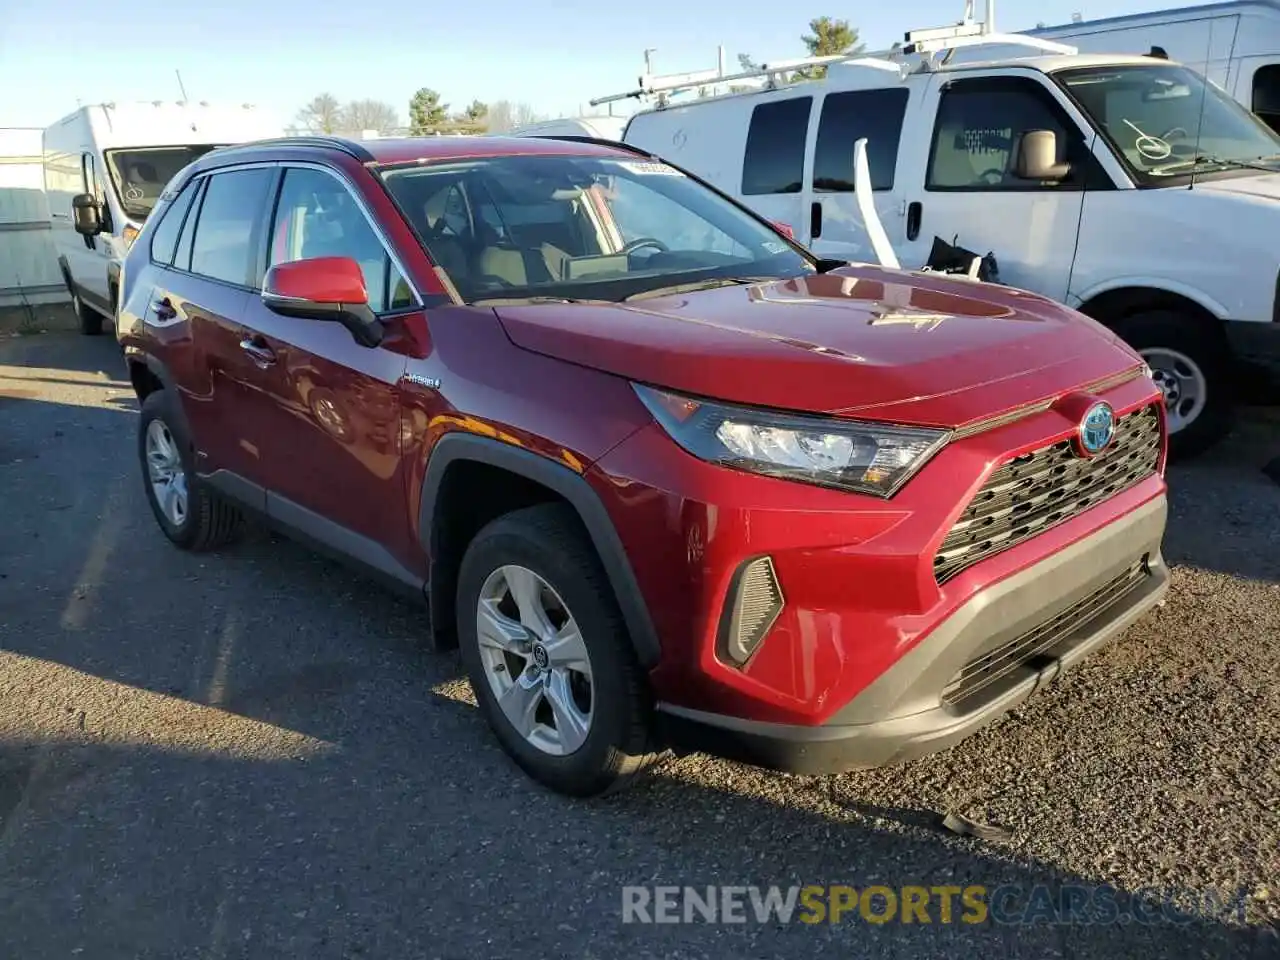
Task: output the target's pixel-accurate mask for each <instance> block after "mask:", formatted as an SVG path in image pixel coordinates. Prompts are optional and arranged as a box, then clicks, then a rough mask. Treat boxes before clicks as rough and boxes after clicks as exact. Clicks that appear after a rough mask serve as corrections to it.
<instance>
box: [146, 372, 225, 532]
mask: <svg viewBox="0 0 1280 960" xmlns="http://www.w3.org/2000/svg"><path fill="white" fill-rule="evenodd" d="M173 402H174V401H173V399H172V398H171V397H170V396H169V393H168V391H166V390H157V391H155V392H154V393H152V394H150V395H149V396H148V397H147V398H146V399H145V400H144V401H143V402H142V415H141V416H140V417H139V418H138V459H139V461H140V462H141V466H142V480H143V486H144V487H145V488H146V492H147V502H148V503H149V504H151V512H152V513H153V514H155V518H156V522H157V523H158V524H160V529H161V530H163V531H164V535H165V536H166V537H168V538H169V539H170V540H171V541H172V542H173V543H175V544H176V545H177V546H179V547H181V548H182V549H184V550H212V549H214V548H215V547H219V546H222V545H223V544H225V543H229V542H230V541H232V540H234V539H235V537H236V536H237V534H239V532H240V529H241V526H242V523H243V517H242V516H241V514H240V511H239V510H237V509H236V508H235V507H234V506H232V505H231V504H230V503H228V502H227V501H226V500H224V499H223V498H222V497H221V496H220V495H219V494H218V493H217V492H216V491H215V490H212V489H211V488H210V487H209V486H208V485H206V484H205V483H203V482H202V481H201V480H200V478H199V477H198V476H197V475H196V472H195V470H194V468H193V466H192V458H191V444H190V442H189V441H188V439H187V436H186V434H185V433H184V432H183V430H182V427H181V426H180V423H179V419H178V417H177V416H176V414H175V413H174V410H173V408H172V403H173Z"/></svg>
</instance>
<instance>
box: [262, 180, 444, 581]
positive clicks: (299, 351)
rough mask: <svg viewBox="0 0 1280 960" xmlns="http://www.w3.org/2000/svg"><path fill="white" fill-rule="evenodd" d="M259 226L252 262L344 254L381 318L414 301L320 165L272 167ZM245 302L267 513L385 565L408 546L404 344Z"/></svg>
mask: <svg viewBox="0 0 1280 960" xmlns="http://www.w3.org/2000/svg"><path fill="white" fill-rule="evenodd" d="M269 234H270V236H269V238H268V241H267V244H266V248H265V257H264V263H263V267H264V270H263V272H264V273H265V268H266V267H270V266H274V265H275V264H279V263H288V262H292V261H295V260H304V259H311V258H313V257H333V256H341V257H350V258H352V259H354V260H355V261H356V262H357V263H359V264H360V267H361V269H362V270H363V272H364V278H365V287H366V289H367V291H368V295H369V306H370V307H371V308H372V309H373V311H374V312H375V313H376V314H378V315H379V316H380V317H382V318H384V320H386V321H387V322H388V323H389V325H390V326H391V327H392V328H394V323H395V321H394V317H395V316H396V315H398V314H404V313H406V312H413V311H421V309H422V306H421V303H420V302H419V300H418V299H417V297H416V296H415V295H414V293H413V292H412V290H411V289H410V286H409V284H408V282H407V281H406V280H405V279H404V275H403V272H402V271H401V270H400V268H399V267H398V266H397V264H396V262H395V258H394V257H392V256H391V254H390V252H389V246H388V244H387V243H386V241H385V240H384V238H383V237H382V235H381V233H380V232H379V231H378V230H377V229H376V228H375V226H374V222H373V220H372V218H371V217H370V216H369V215H368V213H367V211H366V209H365V207H364V204H363V203H362V202H361V201H360V199H359V198H358V197H357V196H356V194H355V193H354V192H353V191H352V190H351V188H350V187H349V185H348V184H347V182H346V180H345V179H344V178H343V177H342V176H341V175H339V174H338V173H337V172H336V171H333V170H331V169H329V168H328V167H322V166H319V165H290V166H286V167H285V168H284V176H283V180H282V182H281V184H280V188H279V195H278V197H277V198H276V201H275V212H274V217H273V219H272V224H271V229H270V231H269ZM248 313H249V316H250V317H251V318H252V326H253V328H254V330H255V334H256V336H257V339H258V343H259V345H260V347H261V348H262V350H263V351H264V352H265V353H266V354H267V355H269V356H270V357H271V367H270V376H269V380H268V382H267V386H266V388H265V389H264V392H263V393H262V394H261V396H260V398H259V403H260V415H259V417H258V419H259V422H260V423H261V424H262V425H263V428H264V429H265V430H267V431H268V432H269V434H270V436H269V437H268V438H266V441H267V442H266V445H265V446H264V449H263V457H264V464H265V466H266V467H267V473H268V481H267V486H268V491H269V493H268V501H267V511H268V513H269V514H271V515H272V516H276V517H278V518H279V519H280V520H282V521H284V522H285V523H287V524H289V525H291V526H293V527H295V528H299V529H302V530H303V531H305V532H307V533H309V534H310V535H312V536H314V537H315V538H316V539H318V540H320V541H321V542H322V543H327V544H329V545H330V546H332V547H335V548H338V549H340V550H342V551H344V552H346V553H349V554H355V555H356V556H358V557H360V558H362V559H364V560H366V561H368V562H371V563H372V564H373V565H374V566H375V567H382V568H384V569H388V570H389V571H391V570H392V567H391V565H390V564H389V563H388V562H387V553H388V552H389V553H390V554H391V555H392V556H393V557H400V558H404V557H407V556H409V555H411V553H412V551H411V550H410V549H409V538H410V536H411V534H410V531H411V530H412V529H413V524H411V523H410V522H409V517H408V515H407V509H408V504H407V497H406V494H405V490H406V487H405V485H404V477H403V475H402V474H401V472H400V467H401V459H400V429H399V423H400V399H399V382H400V378H401V376H402V375H403V374H404V371H405V368H406V366H407V364H408V360H407V358H406V356H405V354H404V353H403V352H395V351H394V350H392V349H389V348H388V347H387V346H377V347H365V346H362V345H360V344H358V343H357V342H356V341H355V339H354V338H353V337H352V336H351V333H350V332H349V331H348V330H347V329H346V328H345V327H344V326H342V325H341V324H340V323H336V322H328V321H318V320H302V319H298V318H296V317H286V316H282V315H280V314H277V313H275V312H273V311H271V310H269V309H268V308H267V307H266V306H265V305H264V304H263V303H262V300H261V297H260V296H252V297H250V303H249V305H248ZM400 562H401V563H402V564H404V563H405V561H404V560H403V559H401V561H400ZM392 572H393V571H392Z"/></svg>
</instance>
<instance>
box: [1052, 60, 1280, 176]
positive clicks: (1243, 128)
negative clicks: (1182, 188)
mask: <svg viewBox="0 0 1280 960" xmlns="http://www.w3.org/2000/svg"><path fill="white" fill-rule="evenodd" d="M1055 76H1056V78H1057V80H1058V82H1059V83H1061V84H1062V85H1063V86H1064V87H1065V88H1066V89H1067V91H1068V92H1069V93H1070V94H1071V96H1072V97H1073V98H1074V99H1075V101H1076V102H1077V103H1078V104H1079V105H1080V107H1081V109H1083V110H1084V112H1085V113H1087V114H1088V115H1089V117H1090V118H1091V119H1092V120H1093V121H1094V123H1095V124H1096V125H1097V126H1098V127H1099V129H1100V130H1101V131H1102V132H1103V133H1104V134H1105V135H1106V137H1107V139H1109V140H1110V141H1111V143H1112V145H1113V146H1114V147H1115V149H1116V151H1117V152H1118V153H1119V155H1120V158H1121V159H1122V160H1123V161H1124V163H1125V165H1126V166H1127V167H1128V168H1129V171H1130V172H1131V173H1132V174H1133V176H1134V178H1135V179H1136V180H1137V182H1138V183H1139V184H1141V185H1143V186H1165V185H1168V184H1169V183H1170V180H1171V178H1177V177H1182V176H1185V175H1187V174H1190V173H1206V172H1211V171H1220V170H1229V169H1240V168H1246V169H1249V168H1253V167H1255V166H1256V167H1257V168H1258V169H1260V170H1271V169H1275V170H1280V136H1277V135H1276V133H1275V132H1274V131H1273V130H1272V129H1271V128H1270V127H1268V126H1267V125H1266V124H1265V123H1263V122H1262V121H1261V120H1259V119H1258V118H1257V117H1255V116H1254V115H1253V114H1252V113H1250V112H1249V111H1248V110H1246V109H1245V108H1244V107H1242V106H1241V105H1240V104H1239V103H1237V102H1236V101H1235V100H1233V99H1232V98H1231V97H1230V96H1228V95H1227V94H1226V93H1225V92H1223V91H1222V90H1221V89H1219V88H1218V87H1217V86H1215V85H1214V84H1212V83H1209V82H1207V81H1206V80H1205V79H1204V78H1203V77H1201V76H1200V75H1199V74H1198V73H1196V72H1194V71H1192V70H1188V69H1187V68H1186V67H1180V66H1176V65H1174V64H1169V65H1167V66H1166V65H1151V66H1147V65H1141V66H1139V65H1133V66H1120V67H1087V68H1079V69H1073V70H1063V71H1061V72H1060V73H1057V74H1056V75H1055Z"/></svg>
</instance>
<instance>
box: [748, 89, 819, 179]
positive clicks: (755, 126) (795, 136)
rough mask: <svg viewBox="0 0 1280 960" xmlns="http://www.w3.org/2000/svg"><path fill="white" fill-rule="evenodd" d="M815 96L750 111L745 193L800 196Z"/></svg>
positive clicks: (782, 101) (777, 102)
mask: <svg viewBox="0 0 1280 960" xmlns="http://www.w3.org/2000/svg"><path fill="white" fill-rule="evenodd" d="M812 109H813V98H812V97H793V98H791V99H790V100H774V101H772V102H771V103H762V104H760V105H759V106H757V107H756V108H755V109H754V110H752V111H751V126H750V128H749V129H748V130H747V149H746V154H745V156H744V157H743V159H742V192H743V194H744V195H745V196H749V197H750V196H759V195H760V194H765V193H799V192H800V187H801V185H802V183H803V181H804V146H805V139H806V138H807V136H808V132H809V112H810V111H811V110H812Z"/></svg>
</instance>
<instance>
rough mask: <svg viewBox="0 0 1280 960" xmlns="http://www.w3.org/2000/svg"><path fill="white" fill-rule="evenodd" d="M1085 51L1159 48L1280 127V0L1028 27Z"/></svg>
mask: <svg viewBox="0 0 1280 960" xmlns="http://www.w3.org/2000/svg"><path fill="white" fill-rule="evenodd" d="M1027 34H1028V35H1030V36H1034V37H1042V38H1044V39H1046V40H1059V41H1062V42H1065V43H1070V44H1071V45H1072V46H1074V47H1076V48H1077V49H1079V50H1080V52H1081V53H1139V54H1147V53H1151V52H1152V51H1153V50H1155V51H1156V52H1157V53H1160V54H1164V55H1165V56H1167V57H1169V58H1171V59H1173V60H1176V61H1178V62H1179V63H1182V64H1185V65H1186V66H1188V67H1191V68H1192V69H1193V70H1196V71H1198V72H1200V73H1202V74H1204V75H1205V76H1206V77H1208V78H1209V79H1210V80H1212V81H1213V82H1214V83H1216V84H1218V86H1220V87H1222V89H1224V90H1226V91H1227V93H1229V94H1231V95H1232V96H1233V97H1235V98H1236V99H1237V100H1239V101H1240V102H1241V103H1242V104H1244V105H1245V106H1246V107H1248V108H1249V109H1251V110H1252V111H1253V112H1254V113H1256V114H1257V115H1258V116H1259V117H1261V118H1262V119H1263V120H1264V121H1266V122H1267V124H1269V125H1270V126H1271V127H1272V128H1273V129H1280V2H1277V0H1232V2H1229V3H1209V4H1200V5H1198V6H1194V7H1178V8H1175V9H1170V10H1159V11H1155V12H1152V13H1137V14H1132V15H1130V16H1125V17H1107V18H1105V19H1102V20H1084V21H1080V22H1076V23H1064V24H1061V25H1059V26H1051V27H1041V28H1039V29H1036V30H1028V31H1027Z"/></svg>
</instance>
